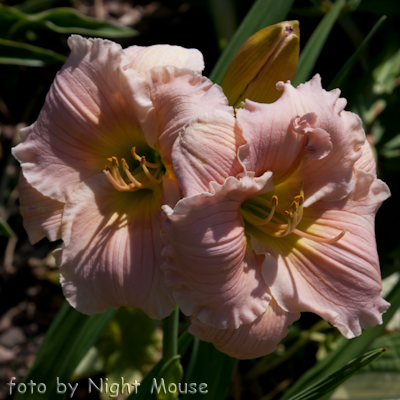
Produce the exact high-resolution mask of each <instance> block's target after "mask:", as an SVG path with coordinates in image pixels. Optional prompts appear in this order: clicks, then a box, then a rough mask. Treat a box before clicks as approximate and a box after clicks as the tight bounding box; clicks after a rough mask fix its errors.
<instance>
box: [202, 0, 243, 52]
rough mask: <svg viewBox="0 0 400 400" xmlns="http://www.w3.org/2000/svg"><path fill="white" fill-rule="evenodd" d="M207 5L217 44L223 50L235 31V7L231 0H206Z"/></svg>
mask: <svg viewBox="0 0 400 400" xmlns="http://www.w3.org/2000/svg"><path fill="white" fill-rule="evenodd" d="M208 7H209V10H210V14H211V16H212V19H213V22H214V29H215V32H216V34H217V37H218V46H219V48H220V50H224V49H225V47H226V46H227V45H228V43H229V41H230V40H231V38H232V36H233V35H234V33H235V31H236V28H237V26H236V9H235V4H234V2H233V0H208Z"/></svg>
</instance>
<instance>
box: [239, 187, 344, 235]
mask: <svg viewBox="0 0 400 400" xmlns="http://www.w3.org/2000/svg"><path fill="white" fill-rule="evenodd" d="M264 196H265V195H261V196H255V197H253V198H251V199H249V200H246V201H245V202H244V203H243V204H242V207H241V209H240V213H241V215H242V217H243V219H244V220H245V221H246V222H247V223H250V224H251V225H253V226H254V227H255V228H257V229H258V230H260V231H261V232H264V233H266V234H268V235H270V236H273V237H277V238H281V237H284V236H287V235H289V234H290V233H294V234H296V235H298V236H301V237H304V238H307V239H311V240H313V241H315V242H320V243H335V242H337V241H338V240H339V239H341V238H342V237H343V235H344V234H345V233H346V231H345V230H343V231H342V232H341V233H340V234H339V235H338V236H336V237H334V238H324V237H319V236H314V235H310V234H309V233H306V232H303V231H301V230H299V229H297V225H298V224H299V223H300V221H301V218H302V217H303V204H304V192H303V187H301V189H300V192H299V195H297V196H295V197H294V198H293V202H292V203H291V205H290V208H289V209H288V210H285V211H284V212H283V213H282V212H278V211H277V207H278V197H277V196H275V195H273V196H272V198H271V200H267V199H266V198H265V197H264Z"/></svg>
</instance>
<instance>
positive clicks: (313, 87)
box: [237, 75, 365, 207]
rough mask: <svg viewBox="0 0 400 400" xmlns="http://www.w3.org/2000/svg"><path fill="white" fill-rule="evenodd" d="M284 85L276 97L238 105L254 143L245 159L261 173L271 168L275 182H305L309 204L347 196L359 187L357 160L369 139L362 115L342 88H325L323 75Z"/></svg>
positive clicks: (288, 184)
mask: <svg viewBox="0 0 400 400" xmlns="http://www.w3.org/2000/svg"><path fill="white" fill-rule="evenodd" d="M278 86H279V87H280V88H281V89H283V90H284V93H283V94H282V96H281V97H280V98H279V100H278V101H276V102H275V103H273V104H262V105H254V103H251V102H246V104H247V103H248V105H246V106H245V109H244V110H238V111H237V115H238V122H239V124H240V125H241V126H242V128H243V136H244V138H245V139H246V140H247V141H248V143H249V148H250V152H249V154H244V155H243V154H240V157H241V159H242V160H243V163H244V165H245V166H246V168H247V169H248V170H249V171H253V170H255V172H256V175H259V174H260V173H261V172H262V171H265V170H271V171H272V172H273V173H274V182H275V184H278V183H281V182H282V181H285V182H284V185H285V187H287V188H293V187H294V188H296V190H298V189H297V188H298V187H299V186H301V184H303V183H304V193H305V207H308V206H310V205H311V204H313V203H315V202H316V201H318V200H319V199H326V200H340V199H342V198H344V197H346V196H347V195H348V194H349V193H350V192H351V191H352V190H353V188H354V185H355V177H354V174H353V166H354V164H355V162H356V161H357V160H358V159H359V158H360V156H361V154H362V146H363V145H364V143H365V134H364V131H363V129H362V123H361V120H360V118H359V117H358V116H357V115H355V114H353V113H350V112H347V111H343V108H344V107H345V105H346V101H345V100H344V99H339V95H340V91H339V90H338V89H335V90H332V91H330V92H326V91H325V90H323V89H322V87H321V78H320V77H319V75H316V76H314V78H313V79H312V80H311V81H309V82H307V83H305V84H301V85H299V86H298V87H297V88H296V89H295V88H293V86H292V85H291V84H290V83H285V84H283V83H282V82H280V83H279V84H278ZM311 117H312V118H311ZM293 118H295V119H296V118H298V120H297V122H296V123H293ZM265 121H271V122H270V123H269V124H266V123H265ZM311 122H312V124H311ZM303 124H304V125H303ZM257 126H258V128H257ZM300 128H301V129H300ZM301 131H303V132H301ZM327 134H328V135H329V137H330V142H329V140H328V137H327ZM266 137H268V138H269V139H268V140H266V139H265V138H266ZM302 140H303V141H302ZM288 143H290V146H288ZM330 143H331V145H330ZM309 146H311V148H307V147H309ZM330 147H331V150H329V149H330ZM287 149H290V151H288V150H287ZM303 156H304V157H303ZM301 160H302V162H301V163H300V161H301ZM298 167H299V168H298ZM297 168H298V169H297ZM289 176H290V177H289ZM288 190H289V189H288Z"/></svg>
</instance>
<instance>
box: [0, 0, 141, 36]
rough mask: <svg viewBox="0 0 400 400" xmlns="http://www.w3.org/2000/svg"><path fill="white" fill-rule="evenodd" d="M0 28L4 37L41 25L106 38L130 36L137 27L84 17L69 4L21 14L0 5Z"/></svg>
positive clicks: (49, 28)
mask: <svg viewBox="0 0 400 400" xmlns="http://www.w3.org/2000/svg"><path fill="white" fill-rule="evenodd" d="M0 25H1V28H0V32H1V33H2V34H3V35H4V32H7V35H8V36H7V38H8V39H11V38H14V36H15V35H17V34H19V35H21V33H23V32H25V31H27V30H38V29H45V30H50V31H53V32H57V33H64V34H70V33H78V34H81V35H87V36H100V37H108V38H116V37H131V36H135V35H137V31H135V30H134V29H131V28H128V27H126V26H123V25H116V24H111V23H109V22H105V21H98V20H96V19H95V18H91V17H87V16H85V15H83V14H81V13H80V12H79V11H78V10H75V9H73V8H63V7H61V8H53V9H50V10H46V11H42V12H40V13H36V14H25V13H23V12H22V11H19V10H17V9H15V8H13V7H8V6H5V5H0Z"/></svg>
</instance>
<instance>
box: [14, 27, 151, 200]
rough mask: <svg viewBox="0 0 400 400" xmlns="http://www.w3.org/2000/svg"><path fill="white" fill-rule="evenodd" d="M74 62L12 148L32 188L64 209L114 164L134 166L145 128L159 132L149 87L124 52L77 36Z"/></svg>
mask: <svg viewBox="0 0 400 400" xmlns="http://www.w3.org/2000/svg"><path fill="white" fill-rule="evenodd" d="M68 44H69V46H70V47H71V55H70V56H69V58H68V60H67V62H66V63H65V65H64V66H63V68H62V69H61V71H60V72H59V73H58V74H57V77H56V79H55V81H54V83H53V85H52V87H51V88H50V91H49V93H48V95H47V98H46V102H45V104H44V106H43V109H42V111H41V113H40V115H39V118H38V120H37V121H36V122H35V123H34V124H33V125H31V126H30V127H28V128H26V130H25V132H24V135H26V136H27V137H26V139H25V141H24V142H23V143H21V144H20V145H18V146H17V147H15V148H14V149H13V154H14V156H15V157H16V158H17V159H18V161H20V163H21V166H22V170H23V173H24V176H25V178H26V179H27V181H28V182H29V183H30V184H31V185H32V186H33V187H34V188H35V189H36V190H38V191H39V192H40V193H42V194H44V195H45V196H48V197H50V198H52V199H55V200H58V201H61V202H66V201H67V199H68V197H69V196H70V194H71V193H72V191H73V190H74V188H75V187H76V186H77V185H78V184H79V183H80V182H81V181H82V180H85V179H88V178H89V177H91V176H93V175H95V174H97V173H101V172H102V170H103V169H104V165H105V163H106V162H107V158H108V157H112V156H116V157H117V158H118V159H119V158H121V157H125V158H126V159H127V160H129V157H130V149H131V148H132V147H133V146H136V148H137V149H138V150H139V151H140V149H141V148H143V147H145V146H146V148H148V147H147V144H146V141H145V138H144V136H143V133H142V129H146V130H149V129H150V126H153V128H154V129H155V124H156V122H155V115H154V110H153V106H152V103H151V101H150V98H149V91H148V86H147V84H146V82H145V80H144V79H143V78H142V77H140V76H139V75H138V74H137V73H136V72H135V71H133V70H131V69H128V68H127V67H128V64H129V60H128V58H127V56H126V55H125V53H124V52H123V51H122V49H121V47H120V46H119V45H118V44H116V43H113V42H110V41H108V40H101V39H89V40H86V39H84V38H82V37H80V36H77V35H73V36H71V37H70V38H69V39H68Z"/></svg>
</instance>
